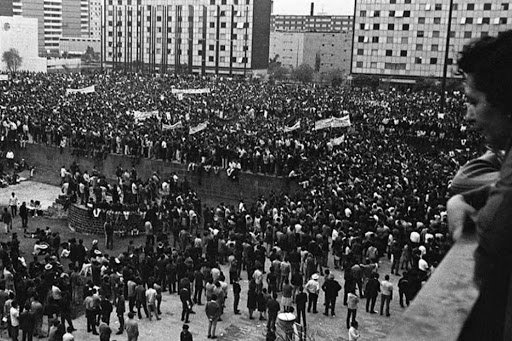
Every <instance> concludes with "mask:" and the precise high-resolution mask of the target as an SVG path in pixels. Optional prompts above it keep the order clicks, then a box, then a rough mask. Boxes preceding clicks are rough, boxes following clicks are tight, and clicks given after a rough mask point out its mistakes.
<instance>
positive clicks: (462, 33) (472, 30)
mask: <svg viewBox="0 0 512 341" xmlns="http://www.w3.org/2000/svg"><path fill="white" fill-rule="evenodd" d="M511 6H512V1H507V0H482V1H479V0H457V1H454V5H453V7H452V8H451V10H450V8H449V7H450V6H449V1H443V0H421V1H412V0H356V3H355V14H356V17H355V19H354V20H355V25H354V27H355V29H354V41H353V46H354V47H353V51H352V66H351V67H352V70H351V71H352V73H355V74H369V75H383V76H399V77H403V78H407V77H442V75H443V66H444V60H445V51H446V42H447V38H448V34H449V35H450V39H449V48H448V58H447V64H448V74H447V76H448V77H456V76H457V72H456V71H457V67H456V62H457V56H458V53H459V52H460V51H461V50H462V48H463V46H464V44H466V43H468V42H469V41H470V40H471V39H474V38H479V37H484V36H487V35H497V34H498V32H501V31H505V30H509V29H511V28H512V8H511ZM450 15H451V18H452V21H451V29H448V18H449V17H450ZM448 31H449V32H448Z"/></svg>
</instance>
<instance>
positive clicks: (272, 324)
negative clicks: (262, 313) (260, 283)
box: [267, 292, 281, 331]
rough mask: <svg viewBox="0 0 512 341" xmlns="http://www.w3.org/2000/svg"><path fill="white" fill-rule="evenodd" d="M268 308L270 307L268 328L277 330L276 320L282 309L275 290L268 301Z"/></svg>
mask: <svg viewBox="0 0 512 341" xmlns="http://www.w3.org/2000/svg"><path fill="white" fill-rule="evenodd" d="M267 309H268V323H267V330H274V331H275V330H276V320H277V314H278V313H279V310H281V306H280V305H279V302H277V294H276V293H275V292H274V293H272V298H271V299H269V300H268V302H267Z"/></svg>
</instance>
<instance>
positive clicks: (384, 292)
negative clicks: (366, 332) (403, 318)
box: [380, 275, 393, 316]
mask: <svg viewBox="0 0 512 341" xmlns="http://www.w3.org/2000/svg"><path fill="white" fill-rule="evenodd" d="M380 291H381V296H380V314H381V315H382V313H383V310H384V307H385V308H386V316H390V314H389V303H390V302H391V300H392V299H393V284H392V283H391V282H390V281H389V275H386V276H385V277H384V280H383V281H382V282H381V283H380Z"/></svg>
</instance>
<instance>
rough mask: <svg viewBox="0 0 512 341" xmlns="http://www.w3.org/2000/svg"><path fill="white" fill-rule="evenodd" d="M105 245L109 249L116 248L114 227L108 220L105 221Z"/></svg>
mask: <svg viewBox="0 0 512 341" xmlns="http://www.w3.org/2000/svg"><path fill="white" fill-rule="evenodd" d="M104 227H105V247H106V248H107V249H110V250H113V249H114V227H113V226H112V224H111V223H110V222H108V221H106V222H105V225H104Z"/></svg>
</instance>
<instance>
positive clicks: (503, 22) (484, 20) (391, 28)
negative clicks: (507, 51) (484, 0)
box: [359, 18, 508, 37]
mask: <svg viewBox="0 0 512 341" xmlns="http://www.w3.org/2000/svg"><path fill="white" fill-rule="evenodd" d="M461 24H473V18H463V21H461ZM477 24H490V18H478V20H477ZM493 24H495V25H507V24H508V18H494V21H493ZM382 26H384V25H382ZM370 27H371V28H372V30H373V31H380V29H381V24H379V23H375V24H373V25H371V26H370V24H363V23H362V24H359V29H360V30H362V31H368V30H370ZM387 29H388V31H394V30H395V29H398V30H400V29H401V31H409V30H410V29H411V25H410V24H402V25H401V27H400V26H399V25H398V24H387ZM420 32H421V36H423V31H418V37H420ZM433 32H439V31H433ZM437 35H438V36H439V34H437ZM434 37H435V35H434Z"/></svg>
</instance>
